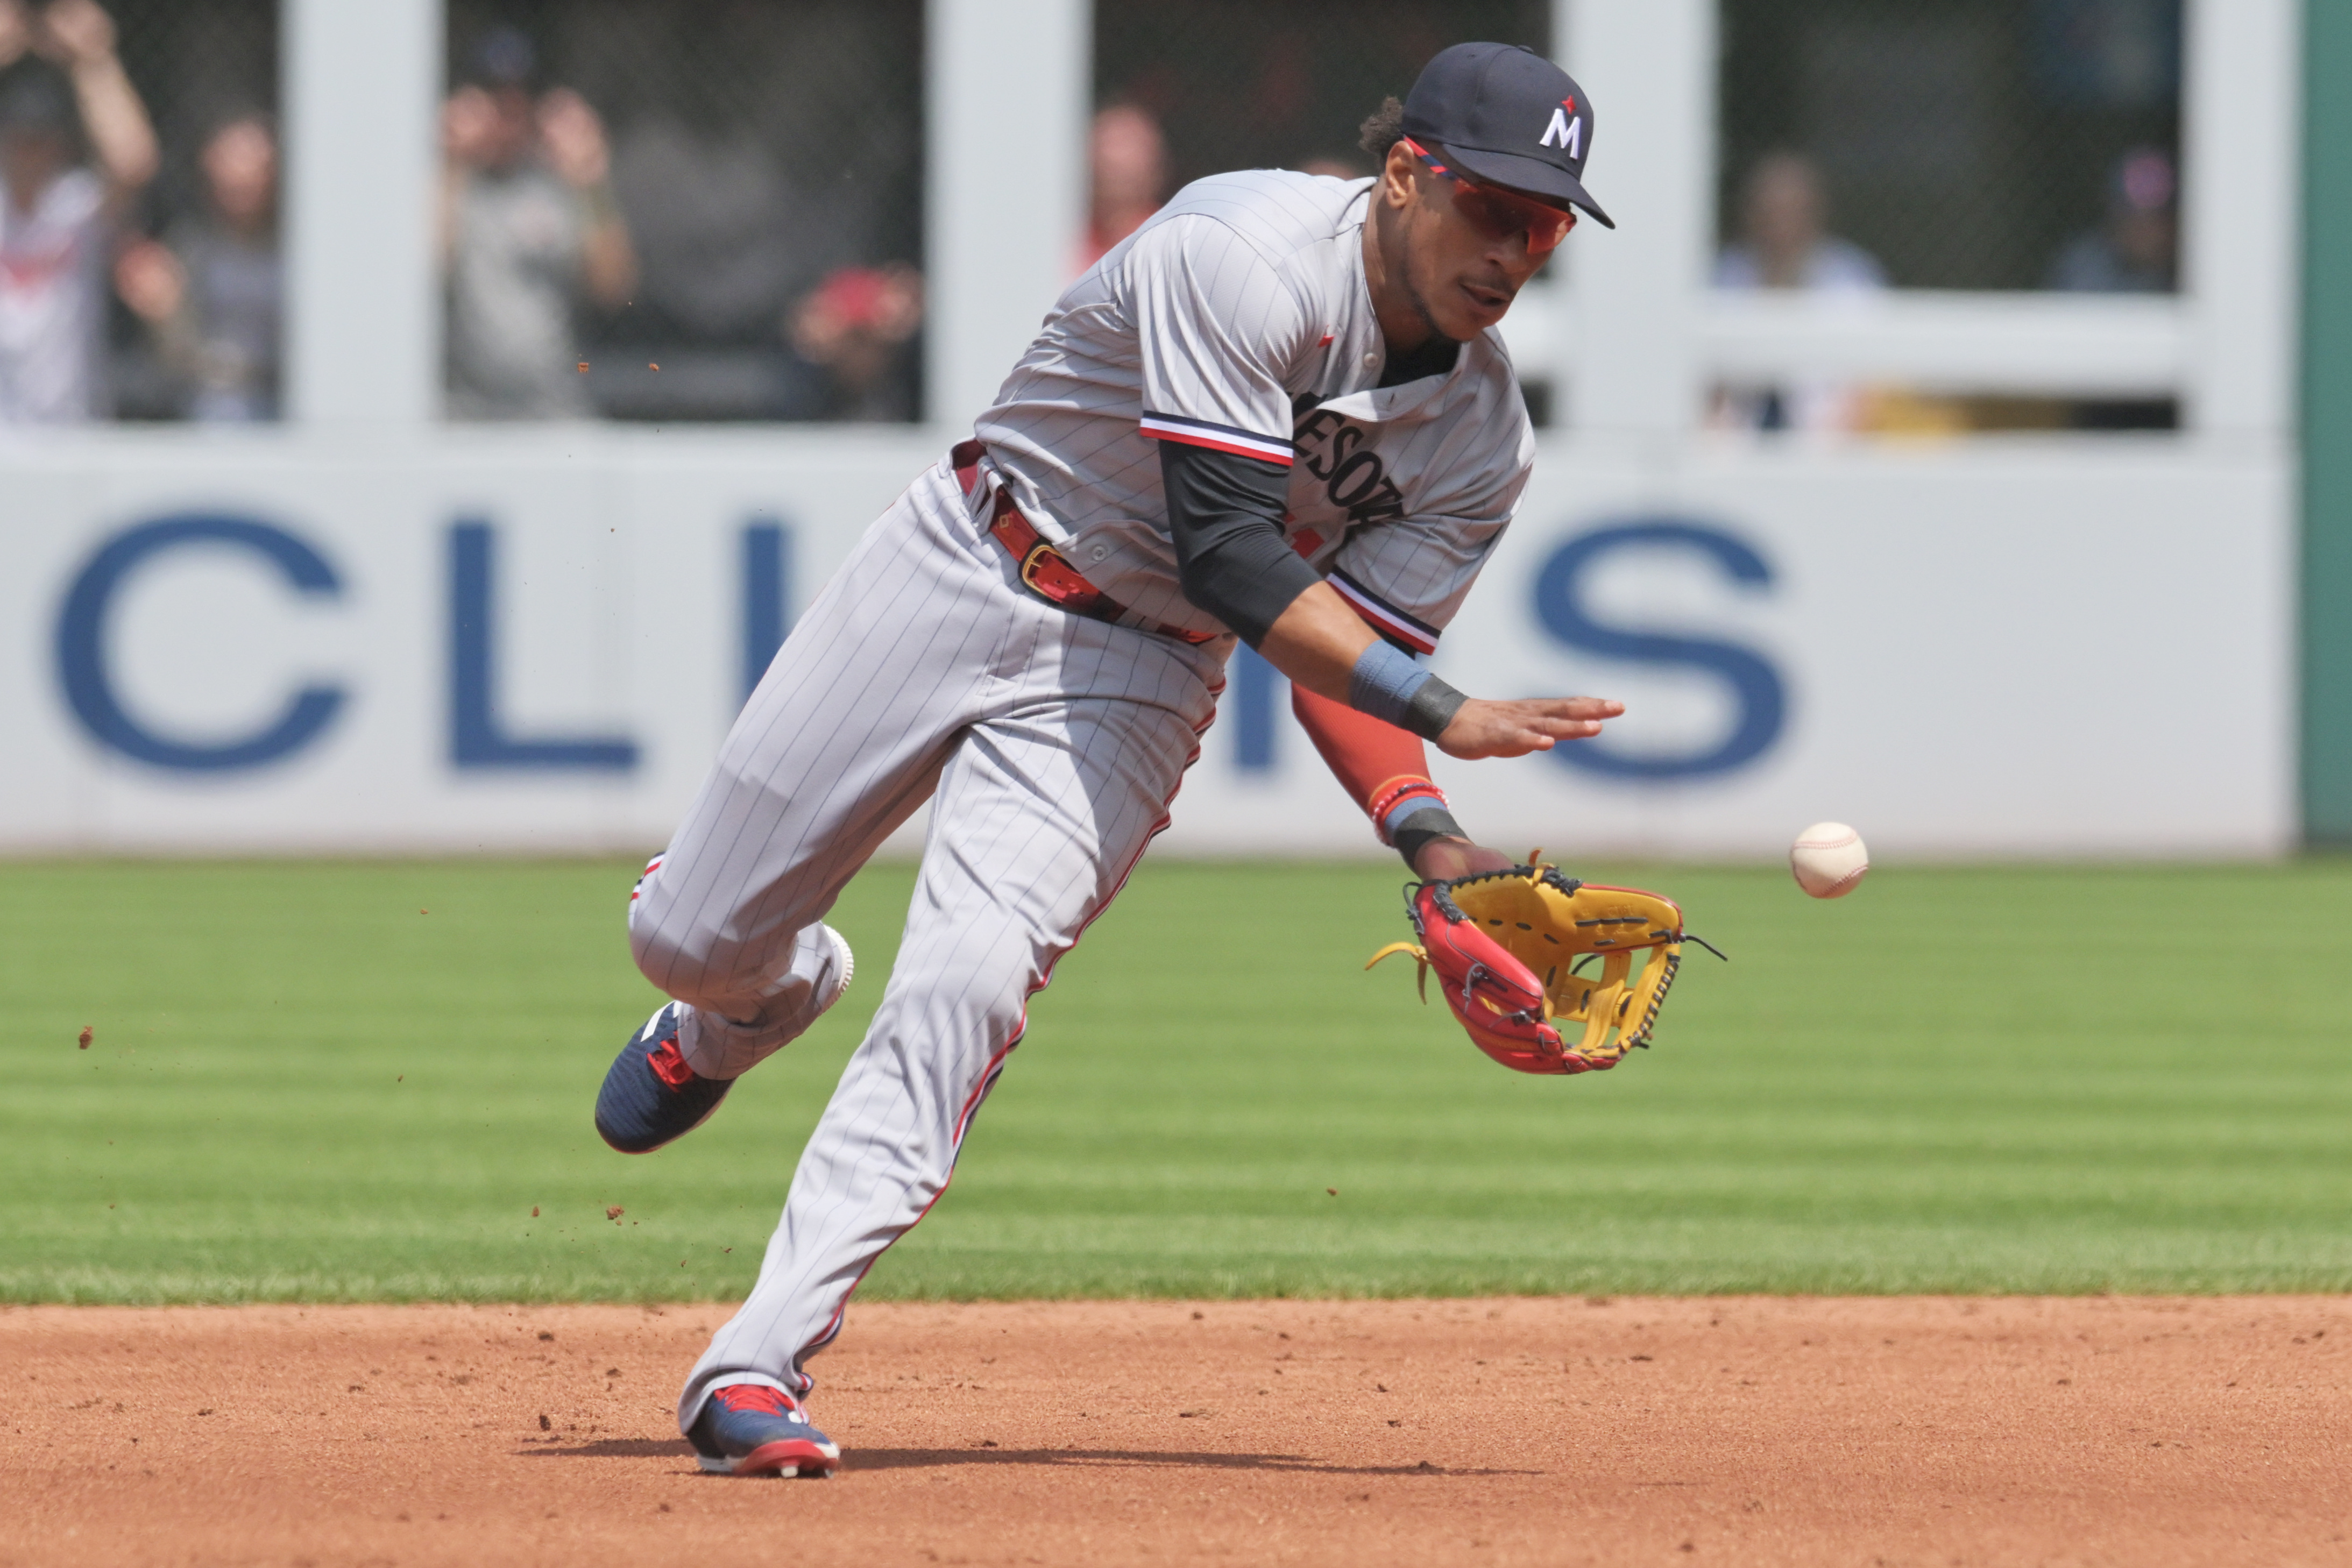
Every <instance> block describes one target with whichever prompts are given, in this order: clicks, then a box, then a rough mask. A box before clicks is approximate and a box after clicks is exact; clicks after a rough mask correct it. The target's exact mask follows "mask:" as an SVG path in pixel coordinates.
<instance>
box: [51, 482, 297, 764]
mask: <svg viewBox="0 0 2352 1568" xmlns="http://www.w3.org/2000/svg"><path fill="white" fill-rule="evenodd" d="M197 544H215V545H229V546H232V547H234V548H236V549H242V550H247V551H250V552H251V553H252V554H254V555H257V556H259V557H260V558H261V559H263V560H265V561H268V563H269V564H270V565H271V566H274V567H276V568H277V569H278V575H279V576H281V577H283V578H284V579H285V580H286V581H287V582H288V583H289V585H290V586H291V587H292V588H293V589H294V590H295V591H297V592H299V593H301V594H303V595H304V596H305V597H308V598H314V599H318V598H324V599H332V598H334V597H335V596H337V595H338V594H340V593H341V591H342V586H343V585H342V583H341V581H339V580H337V579H336V577H335V572H334V569H333V568H332V567H330V566H329V565H328V564H327V563H326V561H325V559H323V558H321V557H320V554H319V552H318V551H316V550H314V549H311V548H310V546H309V545H307V544H304V543H303V542H302V541H301V540H300V539H298V538H295V537H294V536H293V535H292V534H289V533H288V532H287V531H286V530H285V529H283V528H272V527H270V526H269V525H268V523H257V522H255V521H253V520H252V519H250V518H247V517H210V516H201V515H194V514H189V515H183V516H179V517H163V518H159V519H158V520H156V521H154V522H152V523H142V524H141V525H140V526H139V527H137V528H129V529H126V530H124V531H123V532H121V533H119V534H117V535H115V536H114V538H110V539H109V540H108V541H107V542H106V543H105V545H104V546H102V547H101V548H100V550H99V552H98V553H97V554H96V555H94V556H92V557H90V559H89V564H88V565H87V566H85V567H83V568H82V569H81V573H80V575H79V576H78V577H76V578H75V579H74V580H73V586H72V588H70V589H68V591H67V592H66V601H65V604H64V607H63V608H62V609H61V610H60V611H59V612H58V628H57V655H58V678H59V680H60V681H61V682H62V683H63V684H64V685H65V689H66V703H67V706H69V707H71V708H72V709H73V714H74V716H75V717H76V718H78V719H79V720H80V721H81V724H82V727H83V728H85V729H87V730H88V731H89V734H90V736H91V737H92V738H93V739H95V740H97V741H98V742H99V743H100V745H102V746H106V747H110V748H112V749H113V750H115V751H119V752H121V754H122V755H123V756H125V757H128V758H133V759H135V760H137V761H140V762H144V763H147V764H149V765H151V766H152V767H156V768H173V769H175V770H178V771H182V772H191V773H211V772H222V771H226V770H228V769H232V768H259V767H261V766H262V765H264V764H265V763H270V762H276V761H278V760H279V759H281V758H286V757H289V756H291V755H293V754H294V753H295V752H297V751H299V750H301V749H302V747H305V746H308V745H310V742H311V741H313V740H315V739H317V738H318V737H319V734H320V731H321V730H324V729H325V728H326V727H327V725H328V723H329V722H330V721H331V720H332V719H333V718H334V716H335V713H336V710H337V709H339V708H341V706H342V705H343V693H342V692H341V690H340V689H339V688H337V687H334V686H305V687H303V688H302V689H301V690H300V691H299V692H296V693H295V694H294V695H292V696H290V697H289V698H288V699H287V703H286V706H285V709H284V710H283V711H282V712H281V713H279V715H278V720H277V722H276V723H274V724H272V725H270V726H268V727H267V728H264V729H260V730H257V731H255V732H254V733H253V734H251V735H249V736H246V737H243V738H241V739H237V740H230V741H224V742H221V743H219V744H217V745H212V746H198V745H194V744H191V743H189V742H187V741H183V740H174V739H173V738H171V737H168V736H163V735H158V734H156V733H155V732H154V731H153V730H152V729H148V728H145V727H142V725H140V724H139V723H138V721H137V720H135V719H133V718H132V717H131V715H130V714H129V713H128V712H126V711H125V710H124V708H123V706H122V703H121V698H120V697H118V696H117V695H116V694H115V689H114V680H113V675H112V673H111V672H110V670H109V668H108V666H107V658H106V643H107V612H108V611H109V610H110V608H111V607H112V605H113V602H114V595H115V592H116V591H117V590H119V589H120V588H121V586H122V580H123V579H124V578H126V577H128V576H129V575H130V574H131V570H132V569H133V568H135V567H137V566H138V565H139V564H140V563H141V562H142V561H143V560H145V559H147V558H148V557H149V556H152V555H155V554H158V553H160V552H162V551H163V550H168V549H178V548H180V547H182V546H185V545H197Z"/></svg>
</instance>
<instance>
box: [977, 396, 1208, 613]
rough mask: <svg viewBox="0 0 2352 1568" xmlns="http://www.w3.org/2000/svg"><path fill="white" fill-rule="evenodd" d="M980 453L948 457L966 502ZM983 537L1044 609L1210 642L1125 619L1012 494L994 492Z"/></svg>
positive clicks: (1118, 606)
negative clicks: (1014, 564)
mask: <svg viewBox="0 0 2352 1568" xmlns="http://www.w3.org/2000/svg"><path fill="white" fill-rule="evenodd" d="M982 451H983V448H982V445H981V444H980V443H979V442H977V441H965V442H961V443H959V444H957V446H956V449H955V450H954V451H953V452H950V454H948V461H949V462H950V464H951V465H953V466H954V468H955V476H956V483H957V484H959V485H961V486H963V493H964V494H965V495H966V496H970V495H971V493H972V491H973V490H974V489H975V488H977V487H978V486H979V484H980V459H981V454H982ZM988 531H989V533H990V534H991V535H992V536H993V537H994V538H995V540H996V542H997V543H998V544H1000V545H1003V547H1004V549H1005V552H1006V553H1007V554H1009V555H1011V556H1012V557H1013V559H1014V560H1016V561H1019V562H1020V563H1021V581H1022V584H1023V585H1024V587H1026V588H1027V589H1028V590H1029V591H1030V592H1032V593H1034V594H1035V595H1036V596H1037V597H1038V598H1040V599H1042V600H1044V601H1046V602H1047V603H1049V604H1053V605H1056V606H1058V607H1060V608H1061V609H1064V610H1066V611H1068V612H1070V613H1071V614H1073V615H1084V616H1086V617H1087V619H1089V620H1093V621H1108V622H1113V623H1114V624H1133V625H1135V626H1136V627H1137V628H1139V630H1141V631H1145V632H1158V633H1159V634H1160V636H1162V637H1173V638H1175V639H1176V640H1177V641H1179V642H1181V643H1192V644H1194V645H1196V646H1197V645H1199V644H1200V643H1209V642H1213V641H1215V640H1216V638H1217V636H1218V633H1217V632H1193V631H1190V630H1187V629H1186V628H1184V627H1181V626H1171V625H1169V624H1168V623H1167V622H1160V621H1145V620H1142V619H1141V618H1139V617H1130V616H1129V613H1128V609H1127V606H1126V605H1124V604H1121V603H1120V602H1119V601H1118V600H1116V599H1113V598H1112V597H1111V596H1110V595H1109V594H1108V593H1105V592H1104V591H1102V590H1101V589H1099V588H1097V587H1096V586H1095V585H1094V584H1093V583H1091V582H1088V581H1087V580H1086V579H1085V578H1084V577H1082V576H1080V575H1079V574H1078V569H1077V568H1076V567H1074V566H1072V565H1071V564H1070V563H1069V562H1068V561H1067V560H1066V559H1064V558H1063V555H1062V552H1061V551H1060V550H1057V549H1055V548H1054V547H1053V546H1052V545H1051V544H1048V543H1047V542H1046V541H1045V536H1044V535H1042V534H1040V533H1038V531H1037V528H1036V525H1034V524H1033V523H1032V522H1030V520H1029V519H1028V518H1027V517H1024V515H1023V514H1022V511H1021V508H1020V507H1016V506H1014V505H1013V497H1012V494H1011V493H1010V492H1009V491H1007V490H1005V489H1003V487H1002V486H1000V487H999V488H998V490H997V492H996V501H995V505H994V507H993V509H992V511H991V513H990V516H989V519H988Z"/></svg>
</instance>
